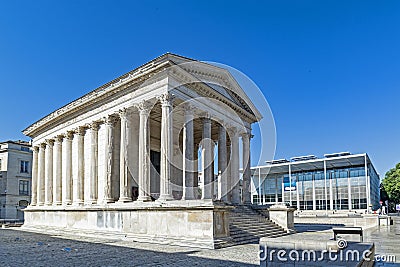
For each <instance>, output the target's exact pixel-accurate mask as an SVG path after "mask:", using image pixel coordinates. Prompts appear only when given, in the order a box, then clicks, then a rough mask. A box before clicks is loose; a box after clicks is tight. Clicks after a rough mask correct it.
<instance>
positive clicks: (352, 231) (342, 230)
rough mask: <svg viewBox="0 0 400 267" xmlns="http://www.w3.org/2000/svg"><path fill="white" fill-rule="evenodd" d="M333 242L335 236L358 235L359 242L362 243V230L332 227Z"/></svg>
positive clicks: (359, 228) (358, 228)
mask: <svg viewBox="0 0 400 267" xmlns="http://www.w3.org/2000/svg"><path fill="white" fill-rule="evenodd" d="M332 231H333V240H336V236H337V234H353V235H357V234H358V235H360V242H363V230H362V228H361V227H333V228H332Z"/></svg>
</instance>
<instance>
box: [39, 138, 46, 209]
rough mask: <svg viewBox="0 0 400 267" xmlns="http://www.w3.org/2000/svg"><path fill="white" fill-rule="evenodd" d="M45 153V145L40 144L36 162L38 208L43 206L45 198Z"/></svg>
mask: <svg viewBox="0 0 400 267" xmlns="http://www.w3.org/2000/svg"><path fill="white" fill-rule="evenodd" d="M45 151H46V144H45V143H42V144H40V147H39V156H38V157H39V160H38V163H39V164H38V184H37V186H38V189H37V191H38V198H37V204H38V205H40V206H43V205H44V201H45V199H44V197H45V170H46V166H45V164H46V156H45Z"/></svg>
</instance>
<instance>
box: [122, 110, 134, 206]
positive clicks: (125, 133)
mask: <svg viewBox="0 0 400 267" xmlns="http://www.w3.org/2000/svg"><path fill="white" fill-rule="evenodd" d="M119 116H120V119H121V146H120V157H119V169H120V171H119V175H120V178H119V201H120V202H129V201H132V196H131V191H132V190H131V183H130V179H129V170H128V145H129V139H128V137H129V134H130V133H129V131H130V129H129V125H128V110H127V109H126V108H124V109H121V110H120V111H119Z"/></svg>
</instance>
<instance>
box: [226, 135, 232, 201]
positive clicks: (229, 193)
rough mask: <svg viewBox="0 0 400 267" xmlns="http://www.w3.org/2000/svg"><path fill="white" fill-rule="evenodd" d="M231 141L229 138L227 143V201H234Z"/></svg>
mask: <svg viewBox="0 0 400 267" xmlns="http://www.w3.org/2000/svg"><path fill="white" fill-rule="evenodd" d="M231 148H232V146H231V141H230V140H229V142H228V140H227V145H226V158H227V165H226V170H225V172H226V187H227V194H226V201H227V203H232V175H231V169H232V167H231V166H232V159H231V154H232V153H231Z"/></svg>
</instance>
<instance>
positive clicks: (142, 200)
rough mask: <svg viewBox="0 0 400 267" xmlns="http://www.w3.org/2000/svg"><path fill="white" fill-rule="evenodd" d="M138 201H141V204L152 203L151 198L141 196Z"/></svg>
mask: <svg viewBox="0 0 400 267" xmlns="http://www.w3.org/2000/svg"><path fill="white" fill-rule="evenodd" d="M136 201H141V202H147V201H151V197H150V196H139V197H138V199H137V200H136Z"/></svg>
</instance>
